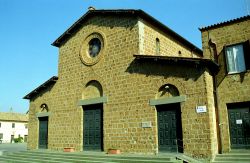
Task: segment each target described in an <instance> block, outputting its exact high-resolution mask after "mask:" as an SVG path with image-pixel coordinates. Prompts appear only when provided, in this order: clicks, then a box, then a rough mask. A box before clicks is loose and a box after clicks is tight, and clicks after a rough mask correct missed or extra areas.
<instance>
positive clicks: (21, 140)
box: [14, 137, 23, 143]
mask: <svg viewBox="0 0 250 163" xmlns="http://www.w3.org/2000/svg"><path fill="white" fill-rule="evenodd" d="M14 142H15V143H22V142H23V137H19V138H14Z"/></svg>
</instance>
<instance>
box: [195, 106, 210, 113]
mask: <svg viewBox="0 0 250 163" xmlns="http://www.w3.org/2000/svg"><path fill="white" fill-rule="evenodd" d="M196 112H197V113H206V112H207V106H206V105H203V106H196Z"/></svg>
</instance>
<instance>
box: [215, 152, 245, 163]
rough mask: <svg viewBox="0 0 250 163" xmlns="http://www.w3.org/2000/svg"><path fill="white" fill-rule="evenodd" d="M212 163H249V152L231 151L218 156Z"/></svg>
mask: <svg viewBox="0 0 250 163" xmlns="http://www.w3.org/2000/svg"><path fill="white" fill-rule="evenodd" d="M213 163H250V150H232V151H231V152H229V153H225V154H218V155H217V156H216V157H215V160H214V161H213Z"/></svg>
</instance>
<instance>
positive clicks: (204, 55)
mask: <svg viewBox="0 0 250 163" xmlns="http://www.w3.org/2000/svg"><path fill="white" fill-rule="evenodd" d="M240 20H242V19H240ZM243 20H244V21H246V23H247V24H249V17H248V18H247V19H246V20H245V19H243ZM214 28H215V27H211V28H202V29H201V31H202V36H203V37H202V38H203V48H204V52H203V51H202V50H200V49H199V48H197V47H196V46H194V45H193V44H192V43H190V42H189V41H187V40H186V39H184V38H183V37H181V36H180V35H178V34H177V33H175V32H174V31H173V30H171V29H169V28H168V27H166V26H165V25H163V24H161V23H160V22H159V21H157V20H156V19H154V18H153V17H151V16H150V15H148V14H147V13H145V12H144V11H142V10H95V9H93V8H91V9H90V10H89V11H88V12H87V13H86V14H85V15H83V16H82V17H81V18H80V19H79V20H78V21H77V22H75V23H74V24H73V25H72V26H71V27H70V28H69V29H68V30H67V31H65V32H64V33H63V34H62V35H61V36H60V37H59V38H58V39H57V40H56V41H55V42H53V44H52V45H54V46H56V47H58V48H59V65H58V77H57V76H54V77H52V78H50V79H49V80H48V81H46V82H45V83H43V84H42V85H41V86H39V87H38V88H36V89H35V90H34V91H32V92H30V93H29V94H28V95H26V96H25V97H24V98H25V99H29V100H30V108H29V139H28V149H39V148H47V149H51V150H63V149H64V148H74V149H75V150H76V151H92V150H94V151H108V150H109V149H119V150H121V151H122V152H124V153H151V154H157V153H159V152H176V153H177V152H181V153H184V154H186V155H189V156H191V157H196V158H205V159H212V158H214V156H215V155H216V154H217V153H218V152H219V151H220V150H221V147H222V146H223V151H224V152H227V151H229V150H230V149H231V146H230V134H229V129H228V128H229V126H228V124H229V121H228V119H227V118H226V117H225V116H227V107H226V106H225V105H227V103H228V101H226V100H230V101H233V100H231V99H228V98H226V97H221V96H224V93H225V90H226V89H225V88H224V87H227V86H228V84H227V83H228V82H229V83H230V81H227V80H230V79H231V78H234V77H233V76H230V77H228V78H229V79H227V75H224V76H226V77H224V78H223V82H222V83H221V84H220V85H218V80H216V81H215V79H217V78H219V76H220V75H217V74H221V71H222V70H221V68H220V67H221V66H219V64H218V63H219V62H217V60H216V59H215V58H216V57H214V56H216V55H217V53H215V50H216V49H215V47H217V46H220V47H221V46H222V45H217V44H215V43H214V42H212V41H214V40H215V39H216V36H217V35H216V34H215V35H214V38H213V39H212V40H211V39H209V40H207V38H208V37H207V33H208V32H210V31H211V33H213V32H214V31H213V30H217V28H218V27H217V26H216V29H214ZM222 28H223V29H224V27H222ZM244 29H245V28H244ZM247 32H248V35H247V37H246V38H244V39H243V40H242V41H246V40H247V38H248V39H249V30H248V31H247ZM215 33H216V32H215ZM223 46H224V45H223ZM218 50H219V49H218V47H217V52H218ZM244 72H245V75H246V77H245V78H244V81H243V82H244V83H245V85H244V86H243V85H242V82H241V83H238V84H239V87H240V88H242V87H247V88H249V89H250V87H249V79H248V76H249V74H248V72H247V69H246V70H245V71H244ZM238 76H241V74H238V75H237V77H238ZM215 77H217V78H215ZM237 77H236V78H237ZM238 78H239V77H238ZM238 78H237V79H238ZM231 80H233V79H231ZM236 89H237V88H236ZM233 90H234V91H236V90H235V89H233ZM215 92H216V94H215ZM246 92H247V91H246ZM246 92H245V93H246ZM228 93H229V94H230V92H228ZM241 95H242V96H244V97H243V98H239V99H238V100H236V101H233V102H243V103H240V106H244V107H245V108H247V107H248V114H249V103H248V102H247V101H250V99H249V96H248V95H247V93H246V94H245V95H243V94H241V93H239V96H241ZM216 97H218V98H216ZM232 98H233V96H232ZM216 99H217V100H216ZM220 99H224V101H223V100H222V101H221V100H220ZM218 101H220V102H218ZM241 104H242V105H241ZM228 106H229V105H228ZM233 106H234V104H232V107H233ZM237 106H238V105H237ZM230 107H231V104H230ZM233 108H234V107H233ZM234 110H235V109H234ZM244 111H247V109H245V110H244ZM242 112H243V111H242ZM230 113H231V112H230ZM218 119H220V122H219V121H218ZM237 120H239V119H237ZM219 123H223V127H221V126H222V125H221V124H219ZM242 123H243V122H242ZM224 124H225V125H224ZM248 125H249V121H248ZM222 136H223V137H225V139H224V138H223V139H220V138H221V137H222ZM247 138H249V137H248V136H246V139H247ZM231 141H232V140H231ZM247 143H248V142H245V144H246V145H247ZM248 145H249V144H248Z"/></svg>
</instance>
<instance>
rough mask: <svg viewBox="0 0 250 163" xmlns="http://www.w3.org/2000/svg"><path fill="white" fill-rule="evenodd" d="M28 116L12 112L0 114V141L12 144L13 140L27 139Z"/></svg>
mask: <svg viewBox="0 0 250 163" xmlns="http://www.w3.org/2000/svg"><path fill="white" fill-rule="evenodd" d="M27 124H28V115H27V114H21V113H13V112H0V141H1V143H12V142H14V139H15V138H18V137H22V138H23V141H24V142H27V138H28V126H27Z"/></svg>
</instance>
